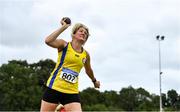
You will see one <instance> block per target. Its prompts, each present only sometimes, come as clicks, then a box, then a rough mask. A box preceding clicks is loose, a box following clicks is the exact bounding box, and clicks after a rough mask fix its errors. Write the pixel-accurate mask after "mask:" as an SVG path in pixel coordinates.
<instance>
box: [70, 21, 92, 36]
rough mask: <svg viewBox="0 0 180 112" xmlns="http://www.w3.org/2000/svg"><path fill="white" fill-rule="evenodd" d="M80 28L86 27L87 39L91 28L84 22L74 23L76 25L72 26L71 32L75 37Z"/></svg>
mask: <svg viewBox="0 0 180 112" xmlns="http://www.w3.org/2000/svg"><path fill="white" fill-rule="evenodd" d="M79 28H84V29H85V30H86V31H87V39H88V37H89V35H90V34H89V29H88V27H87V26H85V25H84V24H82V23H76V24H75V25H74V27H73V28H72V33H71V36H72V37H73V35H74V34H75V33H76V32H77V31H78V30H79Z"/></svg>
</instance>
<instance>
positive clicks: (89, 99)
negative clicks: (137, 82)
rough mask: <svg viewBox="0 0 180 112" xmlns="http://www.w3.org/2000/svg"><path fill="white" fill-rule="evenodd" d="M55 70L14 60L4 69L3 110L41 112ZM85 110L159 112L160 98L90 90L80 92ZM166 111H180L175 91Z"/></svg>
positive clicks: (44, 63) (46, 63) (0, 72)
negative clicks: (44, 94) (42, 102)
mask: <svg viewBox="0 0 180 112" xmlns="http://www.w3.org/2000/svg"><path fill="white" fill-rule="evenodd" d="M54 67H55V62H53V61H52V60H49V59H46V60H40V61H39V62H37V63H32V64H28V63H27V61H24V60H23V61H22V60H11V61H9V62H8V64H2V65H1V66H0V98H1V100H0V111H12V110H13V111H14V110H16V111H38V110H39V109H40V103H41V97H42V94H43V92H44V84H45V83H46V80H47V79H48V77H49V75H50V73H51V72H52V70H53V68H54ZM80 96H81V103H82V108H83V110H86V111H158V110H159V96H158V95H156V94H150V93H149V92H148V91H146V90H145V89H143V88H142V87H140V88H133V87H132V86H129V87H124V88H122V89H121V90H120V91H114V90H111V91H104V92H101V91H99V90H96V89H94V88H87V89H84V90H83V91H81V92H80ZM162 101H163V108H164V110H167V111H178V110H180V95H179V94H178V93H177V92H176V91H175V90H173V89H172V90H169V91H168V92H167V94H165V93H163V94H162Z"/></svg>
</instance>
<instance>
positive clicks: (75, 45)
mask: <svg viewBox="0 0 180 112" xmlns="http://www.w3.org/2000/svg"><path fill="white" fill-rule="evenodd" d="M71 45H72V47H73V49H74V50H75V51H77V52H80V53H81V52H82V44H81V43H79V42H77V41H76V40H72V42H71Z"/></svg>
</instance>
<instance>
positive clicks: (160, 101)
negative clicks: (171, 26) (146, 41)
mask: <svg viewBox="0 0 180 112" xmlns="http://www.w3.org/2000/svg"><path fill="white" fill-rule="evenodd" d="M164 38H165V37H164V36H159V35H157V36H156V39H157V40H158V43H159V92H160V95H159V96H160V98H159V104H160V105H159V106H160V112H162V111H163V108H162V93H161V75H162V73H163V72H162V71H161V46H160V42H161V41H163V40H164Z"/></svg>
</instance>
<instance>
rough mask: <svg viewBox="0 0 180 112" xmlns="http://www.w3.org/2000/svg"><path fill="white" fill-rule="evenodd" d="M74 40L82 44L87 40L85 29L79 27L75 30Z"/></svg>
mask: <svg viewBox="0 0 180 112" xmlns="http://www.w3.org/2000/svg"><path fill="white" fill-rule="evenodd" d="M74 38H76V39H78V40H80V41H82V42H83V43H85V42H86V40H87V31H86V29H85V28H83V27H81V28H79V29H78V30H77V32H76V33H75V34H74Z"/></svg>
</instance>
